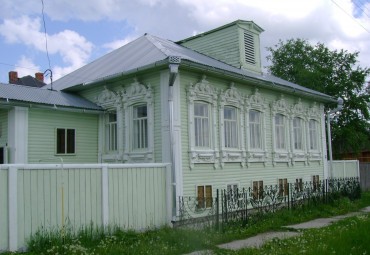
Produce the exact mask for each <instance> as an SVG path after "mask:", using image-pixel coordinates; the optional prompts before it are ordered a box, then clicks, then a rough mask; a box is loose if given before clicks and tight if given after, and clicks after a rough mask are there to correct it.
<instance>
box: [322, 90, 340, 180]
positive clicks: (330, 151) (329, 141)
mask: <svg viewBox="0 0 370 255" xmlns="http://www.w3.org/2000/svg"><path fill="white" fill-rule="evenodd" d="M337 102H338V104H337V108H335V109H333V110H331V111H328V113H327V114H326V124H327V132H328V145H329V159H330V177H331V178H333V175H334V173H333V152H332V148H331V128H330V119H331V117H330V114H333V113H336V112H338V111H340V110H342V109H343V99H342V98H340V97H339V98H338V99H337Z"/></svg>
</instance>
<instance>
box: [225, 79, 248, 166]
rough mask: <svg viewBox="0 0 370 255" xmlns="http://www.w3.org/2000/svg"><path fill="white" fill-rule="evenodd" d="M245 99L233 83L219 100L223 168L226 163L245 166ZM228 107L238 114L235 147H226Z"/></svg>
mask: <svg viewBox="0 0 370 255" xmlns="http://www.w3.org/2000/svg"><path fill="white" fill-rule="evenodd" d="M243 105H244V98H243V96H242V95H241V93H240V92H239V90H238V89H236V88H235V84H234V83H233V82H232V83H231V84H230V88H229V89H227V90H226V91H225V92H223V93H221V94H220V100H219V109H220V111H219V119H220V144H221V146H220V147H221V166H222V167H224V165H225V163H226V162H240V164H241V165H242V166H244V165H245V159H246V151H245V145H244V132H242V130H244V121H243V108H244V107H243ZM226 107H230V108H234V109H235V113H236V120H235V121H236V134H235V135H236V142H237V145H236V146H235V147H226V144H225V118H224V111H225V108H226Z"/></svg>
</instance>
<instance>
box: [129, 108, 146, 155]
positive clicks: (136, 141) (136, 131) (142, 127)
mask: <svg viewBox="0 0 370 255" xmlns="http://www.w3.org/2000/svg"><path fill="white" fill-rule="evenodd" d="M139 107H145V108H146V112H147V114H146V116H142V117H139V116H137V111H138V109H139ZM132 125H133V127H132V130H133V136H132V138H133V139H132V148H133V150H134V151H136V150H137V151H140V150H146V149H147V148H148V106H147V104H136V105H133V106H132Z"/></svg>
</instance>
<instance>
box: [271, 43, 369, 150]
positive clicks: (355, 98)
mask: <svg viewBox="0 0 370 255" xmlns="http://www.w3.org/2000/svg"><path fill="white" fill-rule="evenodd" d="M267 49H268V51H269V55H268V56H267V60H269V61H271V63H272V64H271V65H270V66H268V67H267V68H268V70H269V72H270V73H271V74H273V75H275V76H277V77H280V78H282V79H285V80H288V81H291V82H294V83H296V84H299V85H301V86H304V87H307V88H310V89H313V90H316V91H319V92H322V93H325V94H327V95H330V96H333V97H334V98H338V97H341V98H342V99H343V100H344V104H343V109H342V110H341V111H340V112H339V113H337V114H336V116H335V117H334V118H333V119H332V121H331V127H332V140H333V141H332V144H333V152H334V153H335V154H339V153H348V152H354V153H356V154H357V153H359V152H360V151H361V149H363V148H365V147H367V148H369V146H370V141H369V139H370V122H369V121H370V113H369V107H370V95H369V91H370V83H368V85H367V86H366V78H367V77H368V76H369V74H370V69H369V68H367V67H366V68H361V67H360V66H358V65H357V57H358V54H359V52H355V53H349V52H348V51H346V50H340V51H337V50H334V51H332V50H329V49H328V48H327V47H326V46H325V45H324V44H322V43H317V44H316V45H314V46H312V45H311V44H310V43H309V42H308V41H306V40H302V39H290V40H287V41H286V42H283V41H281V40H280V41H279V43H278V44H277V45H275V47H269V48H267ZM330 107H332V108H334V107H336V105H332V106H330ZM327 110H329V109H327Z"/></svg>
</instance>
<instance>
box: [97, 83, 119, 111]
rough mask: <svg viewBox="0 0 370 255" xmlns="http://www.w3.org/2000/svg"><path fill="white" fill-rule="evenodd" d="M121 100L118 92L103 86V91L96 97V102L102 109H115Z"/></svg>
mask: <svg viewBox="0 0 370 255" xmlns="http://www.w3.org/2000/svg"><path fill="white" fill-rule="evenodd" d="M120 102H121V96H120V95H119V92H113V91H112V90H109V89H108V88H107V87H106V86H104V89H103V91H102V92H101V93H100V94H99V95H98V96H97V97H96V104H97V105H99V106H101V107H103V108H104V109H108V110H110V109H115V108H116V107H117V106H118V105H119V104H120Z"/></svg>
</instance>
